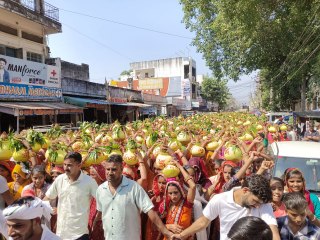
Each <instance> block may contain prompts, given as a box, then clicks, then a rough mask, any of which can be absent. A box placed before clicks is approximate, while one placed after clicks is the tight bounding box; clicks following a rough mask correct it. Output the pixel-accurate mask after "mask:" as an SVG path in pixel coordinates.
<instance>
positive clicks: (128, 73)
mask: <svg viewBox="0 0 320 240" xmlns="http://www.w3.org/2000/svg"><path fill="white" fill-rule="evenodd" d="M131 73H132V69H129V70H123V71H122V72H121V73H120V76H130V75H131Z"/></svg>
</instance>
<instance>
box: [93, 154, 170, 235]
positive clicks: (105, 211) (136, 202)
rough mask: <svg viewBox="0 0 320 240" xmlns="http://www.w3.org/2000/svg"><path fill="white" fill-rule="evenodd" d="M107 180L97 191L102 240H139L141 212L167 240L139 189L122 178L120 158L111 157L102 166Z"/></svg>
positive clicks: (145, 195) (149, 203)
mask: <svg viewBox="0 0 320 240" xmlns="http://www.w3.org/2000/svg"><path fill="white" fill-rule="evenodd" d="M104 167H105V169H106V176H107V181H106V182H104V183H103V184H101V185H100V186H99V188H98V190H97V198H96V201H97V210H98V211H99V212H98V214H97V215H98V218H99V219H100V218H101V216H102V223H103V229H104V237H105V239H108V240H127V239H133V240H138V239H141V215H140V213H141V212H144V213H146V214H147V215H148V217H149V218H150V220H151V222H152V223H153V224H154V225H155V226H157V227H158V229H159V230H160V232H161V233H162V234H163V235H164V236H165V237H166V238H167V239H169V238H170V236H171V234H172V233H171V232H169V230H167V229H166V227H165V225H164V224H163V223H162V221H161V219H160V218H159V216H158V215H157V213H156V212H155V211H154V210H153V207H154V206H153V204H152V202H151V200H150V198H149V197H148V195H147V193H146V192H145V191H144V190H143V188H142V187H141V186H140V185H139V184H138V183H137V182H135V181H132V180H130V179H128V178H126V177H125V176H123V175H122V170H123V164H122V157H121V156H120V155H112V156H110V157H109V159H108V161H107V162H106V163H105V165H104Z"/></svg>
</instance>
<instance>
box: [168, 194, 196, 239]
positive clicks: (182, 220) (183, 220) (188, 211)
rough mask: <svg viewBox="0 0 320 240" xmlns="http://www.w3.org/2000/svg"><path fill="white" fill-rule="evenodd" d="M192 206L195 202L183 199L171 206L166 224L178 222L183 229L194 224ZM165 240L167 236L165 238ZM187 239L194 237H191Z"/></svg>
mask: <svg viewBox="0 0 320 240" xmlns="http://www.w3.org/2000/svg"><path fill="white" fill-rule="evenodd" d="M192 208H193V204H192V203H189V202H188V201H187V200H185V199H182V200H181V201H180V203H179V204H178V205H177V206H173V205H172V206H170V207H169V211H168V214H167V218H166V224H178V225H179V226H181V227H182V228H183V229H186V228H188V227H190V226H191V224H192ZM164 239H165V240H166V239H167V238H164ZM187 239H192V237H189V238H187Z"/></svg>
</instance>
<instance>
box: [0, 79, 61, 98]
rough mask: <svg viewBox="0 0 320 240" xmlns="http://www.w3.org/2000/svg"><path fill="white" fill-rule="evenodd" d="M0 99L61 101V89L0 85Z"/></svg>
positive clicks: (9, 84)
mask: <svg viewBox="0 0 320 240" xmlns="http://www.w3.org/2000/svg"><path fill="white" fill-rule="evenodd" d="M0 98H7V99H50V100H61V98H62V90H61V88H49V87H40V86H32V85H25V84H12V83H0Z"/></svg>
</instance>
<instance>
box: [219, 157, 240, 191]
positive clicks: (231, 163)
mask: <svg viewBox="0 0 320 240" xmlns="http://www.w3.org/2000/svg"><path fill="white" fill-rule="evenodd" d="M225 166H231V167H232V168H235V167H237V166H238V165H237V164H236V163H235V162H233V161H224V162H223V163H222V164H221V168H220V171H219V173H218V174H219V182H218V184H217V185H216V187H215V189H214V192H215V193H221V192H222V189H223V186H224V184H225V183H226V181H225V180H224V177H223V169H224V167H225Z"/></svg>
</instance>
